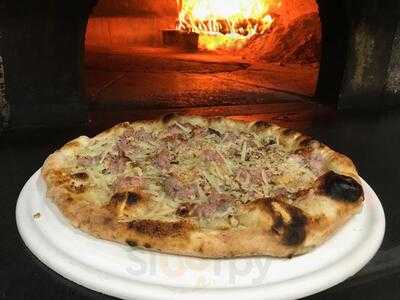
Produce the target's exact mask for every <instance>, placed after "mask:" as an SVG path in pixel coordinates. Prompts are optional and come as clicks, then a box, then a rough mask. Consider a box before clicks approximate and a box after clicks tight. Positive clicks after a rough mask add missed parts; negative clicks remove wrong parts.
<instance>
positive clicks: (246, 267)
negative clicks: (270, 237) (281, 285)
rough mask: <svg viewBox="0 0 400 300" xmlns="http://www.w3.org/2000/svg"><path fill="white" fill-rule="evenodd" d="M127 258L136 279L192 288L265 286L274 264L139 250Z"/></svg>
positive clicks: (258, 259) (265, 260)
mask: <svg viewBox="0 0 400 300" xmlns="http://www.w3.org/2000/svg"><path fill="white" fill-rule="evenodd" d="M127 255H128V258H129V261H130V265H129V266H127V268H126V271H127V272H128V274H129V275H130V276H131V277H132V278H134V279H137V280H140V281H145V282H156V281H157V282H164V283H165V284H173V285H174V286H176V285H178V286H182V287H190V288H201V287H208V288H218V287H230V286H235V287H240V286H249V285H252V286H254V285H261V284H264V283H266V280H267V277H268V276H267V275H268V271H269V269H270V267H271V264H272V263H273V259H271V258H267V257H254V258H236V259H202V258H195V257H187V256H176V255H168V254H161V253H157V252H150V251H143V250H139V249H129V250H128V253H127Z"/></svg>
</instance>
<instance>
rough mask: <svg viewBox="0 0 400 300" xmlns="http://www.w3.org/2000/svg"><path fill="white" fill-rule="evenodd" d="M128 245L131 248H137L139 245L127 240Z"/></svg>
mask: <svg viewBox="0 0 400 300" xmlns="http://www.w3.org/2000/svg"><path fill="white" fill-rule="evenodd" d="M126 243H127V244H128V245H129V246H131V247H136V246H137V245H138V244H137V242H136V241H134V240H126Z"/></svg>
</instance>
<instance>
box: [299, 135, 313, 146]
mask: <svg viewBox="0 0 400 300" xmlns="http://www.w3.org/2000/svg"><path fill="white" fill-rule="evenodd" d="M316 142H317V141H316V140H314V139H312V138H311V137H306V138H305V139H304V140H302V141H301V142H300V144H299V145H300V146H301V147H310V146H311V145H313V144H314V143H316Z"/></svg>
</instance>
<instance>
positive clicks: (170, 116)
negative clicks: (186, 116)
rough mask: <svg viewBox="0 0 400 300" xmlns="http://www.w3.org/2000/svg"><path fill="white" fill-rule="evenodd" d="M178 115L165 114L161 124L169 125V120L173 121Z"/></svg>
mask: <svg viewBox="0 0 400 300" xmlns="http://www.w3.org/2000/svg"><path fill="white" fill-rule="evenodd" d="M177 116H178V115H177V114H175V113H171V114H166V115H165V116H163V117H162V119H161V120H162V122H163V123H164V124H166V123H169V122H170V121H171V120H173V119H175V118H176V117H177Z"/></svg>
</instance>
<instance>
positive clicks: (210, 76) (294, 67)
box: [85, 0, 321, 117]
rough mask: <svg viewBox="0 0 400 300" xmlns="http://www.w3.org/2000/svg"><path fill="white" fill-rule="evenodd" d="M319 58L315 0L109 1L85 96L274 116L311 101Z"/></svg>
mask: <svg viewBox="0 0 400 300" xmlns="http://www.w3.org/2000/svg"><path fill="white" fill-rule="evenodd" d="M320 59H321V23H320V17H319V13H318V5H317V3H316V2H315V0H307V1H300V0H234V1H232V3H231V5H227V3H226V1H222V0H178V1H175V0H168V1H161V0H153V1H144V0H136V1H134V0H124V1H122V0H121V1H111V0H100V1H99V2H98V4H97V6H95V7H94V10H93V12H92V14H91V15H90V17H89V21H88V26H87V30H86V39H85V74H86V94H87V98H88V99H89V104H90V106H91V107H92V109H93V110H98V111H99V110H103V112H104V111H107V113H110V112H112V111H119V112H120V113H121V111H124V112H123V113H122V114H124V113H125V114H126V113H127V111H130V112H131V115H132V113H133V114H134V113H136V114H139V115H144V114H145V113H144V112H145V111H146V117H148V116H150V115H152V113H151V111H153V112H157V113H160V114H161V113H163V112H170V111H172V112H178V113H202V114H204V113H205V111H210V110H211V111H213V112H212V113H210V114H214V113H220V114H221V113H222V114H225V115H232V114H233V115H240V114H242V115H246V114H248V113H249V110H250V111H252V113H253V114H254V113H256V112H261V113H269V112H270V111H271V108H273V107H279V106H281V107H284V106H285V105H286V106H293V107H298V106H299V105H300V106H304V105H311V106H312V103H311V102H312V98H313V96H314V95H315V90H316V86H317V81H318V74H319V65H320ZM246 107H247V108H249V109H246ZM250 107H251V108H250ZM142 112H143V113H142ZM155 114H156V113H155Z"/></svg>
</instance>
